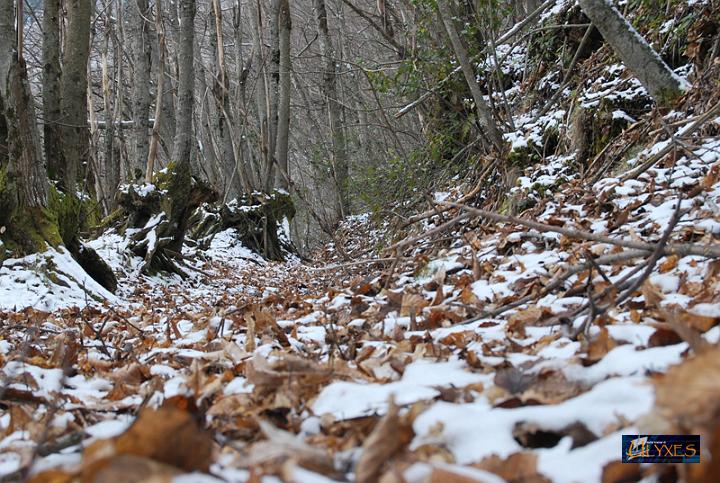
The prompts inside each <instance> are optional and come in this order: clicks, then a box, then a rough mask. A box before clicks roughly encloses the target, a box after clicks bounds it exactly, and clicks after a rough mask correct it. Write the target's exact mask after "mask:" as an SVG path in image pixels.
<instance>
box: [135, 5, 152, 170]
mask: <svg viewBox="0 0 720 483" xmlns="http://www.w3.org/2000/svg"><path fill="white" fill-rule="evenodd" d="M131 11H132V14H133V15H132V17H131V22H132V24H133V27H134V28H133V30H132V32H133V39H132V43H133V46H132V49H133V61H134V66H135V77H134V79H133V85H132V96H133V97H132V103H133V106H132V107H133V132H132V151H131V152H132V154H131V156H132V160H131V163H130V165H131V166H132V167H133V169H134V170H137V171H138V172H140V173H143V171H145V169H144V168H145V166H146V163H147V159H148V151H149V137H148V116H149V114H150V103H151V96H150V58H151V53H152V49H151V45H152V39H151V25H150V20H149V17H150V3H149V2H148V0H133V1H132V2H131Z"/></svg>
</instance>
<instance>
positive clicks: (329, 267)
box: [306, 257, 397, 272]
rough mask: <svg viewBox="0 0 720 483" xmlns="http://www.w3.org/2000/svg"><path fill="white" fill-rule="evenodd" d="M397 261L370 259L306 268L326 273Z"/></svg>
mask: <svg viewBox="0 0 720 483" xmlns="http://www.w3.org/2000/svg"><path fill="white" fill-rule="evenodd" d="M396 259H397V257H388V258H369V259H366V260H357V261H354V262H347V263H339V264H335V265H327V266H325V267H308V268H306V270H307V271H308V272H324V271H326V270H339V269H341V268H347V267H354V266H357V265H372V264H373V263H388V262H393V261H395V260H396Z"/></svg>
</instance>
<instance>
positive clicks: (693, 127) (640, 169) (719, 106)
mask: <svg viewBox="0 0 720 483" xmlns="http://www.w3.org/2000/svg"><path fill="white" fill-rule="evenodd" d="M718 112H720V102H718V103H716V104H715V105H714V106H713V107H711V108H710V109H708V110H707V111H705V112H704V113H703V114H701V115H700V116H698V117H697V118H696V119H695V121H694V122H693V123H692V124H690V125H689V126H685V127H683V128H681V129H680V130H679V132H678V134H676V135H675V136H673V139H674V138H679V137H685V136H688V135H690V134H692V133H693V132H695V131H697V130H698V129H699V128H700V127H701V126H702V125H703V124H705V123H706V122H707V121H709V120H710V119H711V118H712V117H713V116H715V115H716V114H717V113H718ZM675 147H676V146H675V143H674V142H672V139H671V140H669V142H668V145H667V146H665V147H664V148H663V149H661V150H660V151H658V152H657V153H655V154H654V155H652V156H651V157H650V158H648V160H647V161H645V162H644V163H642V164H641V165H640V166H637V167H635V168H633V169H631V170H630V171H628V172H627V173H625V174H624V175H622V176H621V177H620V181H627V180H630V179H635V178H637V177H638V176H640V175H641V174H642V173H644V172H645V171H647V170H648V169H650V168H651V167H653V166H654V165H655V164H656V163H657V162H659V161H660V160H661V159H662V158H664V157H665V156H667V155H668V154H670V153H671V152H672V151H673V149H675Z"/></svg>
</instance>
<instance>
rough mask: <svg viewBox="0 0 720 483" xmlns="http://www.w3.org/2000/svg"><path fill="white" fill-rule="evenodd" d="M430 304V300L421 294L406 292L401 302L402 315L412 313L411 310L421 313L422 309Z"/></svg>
mask: <svg viewBox="0 0 720 483" xmlns="http://www.w3.org/2000/svg"><path fill="white" fill-rule="evenodd" d="M428 305H429V303H428V301H427V300H425V297H423V296H422V295H420V294H415V293H405V294H404V295H403V298H402V302H401V304H400V315H401V316H403V317H406V316H408V315H410V312H414V313H415V314H419V313H420V312H422V309H423V308H425V307H427V306H428Z"/></svg>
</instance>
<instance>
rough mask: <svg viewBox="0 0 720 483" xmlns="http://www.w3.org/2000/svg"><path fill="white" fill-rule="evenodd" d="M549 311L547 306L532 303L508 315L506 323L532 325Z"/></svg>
mask: <svg viewBox="0 0 720 483" xmlns="http://www.w3.org/2000/svg"><path fill="white" fill-rule="evenodd" d="M549 313H550V311H549V309H548V308H547V307H538V306H537V305H533V306H532V307H528V308H527V309H525V310H518V311H517V312H515V313H514V314H512V315H511V316H510V317H508V324H512V325H518V324H522V325H533V324H536V323H537V322H539V321H540V320H542V319H543V318H544V317H545V316H547V315H548V314H549Z"/></svg>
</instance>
